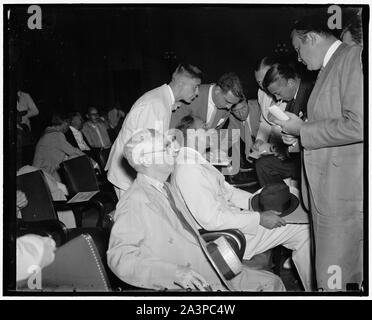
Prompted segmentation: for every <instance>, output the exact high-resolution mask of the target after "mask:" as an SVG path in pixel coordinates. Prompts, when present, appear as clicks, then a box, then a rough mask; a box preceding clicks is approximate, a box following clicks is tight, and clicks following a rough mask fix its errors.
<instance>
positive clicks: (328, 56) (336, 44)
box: [323, 40, 342, 68]
mask: <svg viewBox="0 0 372 320" xmlns="http://www.w3.org/2000/svg"><path fill="white" fill-rule="evenodd" d="M341 43H342V42H341V41H340V40H336V41H335V42H333V43H332V45H331V46H330V47H329V48H328V51H327V53H326V54H325V56H324V60H323V68H324V67H325V66H326V65H327V63H328V61H329V60H330V59H331V58H332V55H333V54H334V53H335V51H336V50H337V48H338V47H339V46H340V45H341Z"/></svg>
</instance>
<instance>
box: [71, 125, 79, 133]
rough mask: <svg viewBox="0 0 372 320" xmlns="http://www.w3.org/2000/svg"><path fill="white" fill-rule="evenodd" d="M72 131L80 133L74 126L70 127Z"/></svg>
mask: <svg viewBox="0 0 372 320" xmlns="http://www.w3.org/2000/svg"><path fill="white" fill-rule="evenodd" d="M70 129H71V131H72V132H79V133H80V131H79V130H78V129H76V128H74V127H73V126H70Z"/></svg>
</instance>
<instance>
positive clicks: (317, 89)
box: [307, 43, 347, 120]
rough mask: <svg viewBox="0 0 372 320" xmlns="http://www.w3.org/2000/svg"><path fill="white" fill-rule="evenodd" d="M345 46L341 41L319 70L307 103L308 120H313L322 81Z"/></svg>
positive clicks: (322, 85)
mask: <svg viewBox="0 0 372 320" xmlns="http://www.w3.org/2000/svg"><path fill="white" fill-rule="evenodd" d="M346 47H347V45H346V44H344V43H342V44H341V45H340V46H339V47H338V48H337V50H336V51H335V53H334V54H333V55H332V57H331V59H330V60H329V61H328V63H327V65H326V66H325V68H324V69H323V70H322V71H319V72H321V73H320V74H319V75H318V79H317V80H316V83H315V86H314V89H313V91H312V93H311V95H310V98H309V102H308V104H307V112H308V117H309V120H313V116H314V112H315V106H317V101H318V97H319V94H320V92H321V90H322V88H323V87H324V83H325V81H326V79H327V78H328V75H329V73H330V72H331V70H332V69H333V66H334V64H335V61H336V60H337V58H338V57H339V56H340V55H341V54H342V52H343V51H344V49H345V48H346Z"/></svg>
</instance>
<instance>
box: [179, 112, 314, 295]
mask: <svg viewBox="0 0 372 320" xmlns="http://www.w3.org/2000/svg"><path fill="white" fill-rule="evenodd" d="M204 128H205V123H204V122H203V121H202V120H201V119H199V118H196V117H192V116H187V117H185V118H183V119H182V120H181V123H180V124H179V126H178V129H179V130H180V131H181V132H182V133H183V137H184V138H186V140H185V145H188V146H193V148H187V147H186V148H182V149H181V150H180V152H179V155H178V157H177V159H176V167H175V170H174V172H173V174H172V185H173V187H174V188H175V189H176V190H178V191H179V192H180V195H181V196H182V198H183V200H184V201H185V204H186V205H187V207H188V209H189V210H190V211H191V213H192V215H193V216H194V218H195V219H196V221H197V223H198V225H199V228H203V229H206V230H224V229H231V228H234V229H240V230H241V231H242V232H243V233H244V235H245V237H246V240H247V246H246V251H245V254H244V259H247V260H249V259H251V258H252V257H253V256H254V255H256V254H259V253H262V252H265V251H266V250H269V249H271V248H273V247H276V246H278V245H283V246H285V247H287V248H288V249H291V250H293V253H292V259H293V262H294V263H295V265H296V268H297V271H298V273H299V276H300V278H301V280H302V284H303V286H304V288H305V290H306V291H311V282H312V279H311V262H310V233H309V225H308V224H287V223H286V221H285V220H284V219H283V218H281V217H280V216H279V212H275V211H273V210H267V211H261V212H257V211H254V210H252V209H251V208H250V207H249V200H250V198H251V196H252V194H250V193H249V192H246V191H243V190H240V189H237V188H234V187H232V186H231V185H230V184H228V183H227V182H226V181H225V177H224V176H223V175H222V174H221V173H220V172H219V171H218V170H217V169H216V168H215V167H213V166H212V165H211V164H210V163H209V162H208V161H206V160H205V157H206V155H205V153H206V150H207V146H208V132H207V131H206V130H205V129H204ZM189 129H191V133H194V134H195V135H194V137H195V136H196V137H197V150H198V151H199V152H200V153H199V152H198V151H197V150H195V145H196V144H195V140H193V139H188V138H190V137H192V136H193V135H186V132H187V130H189ZM195 130H196V131H195ZM189 132H190V131H189ZM192 140H193V141H192ZM181 143H182V142H180V144H181ZM283 184H284V182H283ZM280 188H281V187H280ZM298 210H302V209H301V208H300V207H298ZM276 211H279V210H276Z"/></svg>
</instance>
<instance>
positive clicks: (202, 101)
mask: <svg viewBox="0 0 372 320" xmlns="http://www.w3.org/2000/svg"><path fill="white" fill-rule="evenodd" d="M211 86H212V84H202V85H201V86H200V87H199V95H198V96H197V97H196V98H195V99H194V101H192V102H191V103H190V104H186V103H182V105H181V106H180V107H179V108H178V109H177V110H176V111H173V112H172V117H171V122H170V126H169V127H170V128H175V127H176V126H177V125H178V123H179V122H180V121H181V119H182V118H183V117H184V116H186V115H188V114H191V113H192V114H193V115H194V116H196V117H199V118H201V119H202V120H203V121H205V122H206V121H207V112H208V95H209V89H210V87H211ZM229 114H230V111H229V110H227V109H217V112H216V114H215V116H214V119H213V122H212V124H211V126H210V127H211V128H216V129H220V128H221V127H222V126H223V124H224V123H225V122H226V120H227V119H228V117H229ZM217 124H218V126H217Z"/></svg>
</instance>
